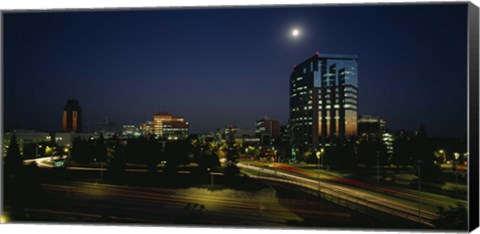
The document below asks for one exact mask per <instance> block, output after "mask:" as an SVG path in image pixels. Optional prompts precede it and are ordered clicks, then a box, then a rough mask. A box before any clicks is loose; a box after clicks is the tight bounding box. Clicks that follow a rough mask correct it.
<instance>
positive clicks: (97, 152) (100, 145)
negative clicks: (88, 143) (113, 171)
mask: <svg viewBox="0 0 480 234" xmlns="http://www.w3.org/2000/svg"><path fill="white" fill-rule="evenodd" d="M93 157H94V158H95V159H96V161H97V162H106V161H107V147H106V145H105V139H104V138H103V134H100V136H99V137H98V139H97V140H95V143H94V152H93Z"/></svg>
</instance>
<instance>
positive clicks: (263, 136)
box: [255, 118, 280, 145]
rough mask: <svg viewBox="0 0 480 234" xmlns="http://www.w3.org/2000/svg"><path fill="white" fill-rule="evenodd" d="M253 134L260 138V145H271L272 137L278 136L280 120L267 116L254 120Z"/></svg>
mask: <svg viewBox="0 0 480 234" xmlns="http://www.w3.org/2000/svg"><path fill="white" fill-rule="evenodd" d="M255 135H256V136H257V137H259V138H260V142H261V144H262V145H272V144H273V141H274V139H276V138H278V137H279V136H280V122H279V121H278V120H271V119H267V118H264V119H261V120H258V121H256V122H255Z"/></svg>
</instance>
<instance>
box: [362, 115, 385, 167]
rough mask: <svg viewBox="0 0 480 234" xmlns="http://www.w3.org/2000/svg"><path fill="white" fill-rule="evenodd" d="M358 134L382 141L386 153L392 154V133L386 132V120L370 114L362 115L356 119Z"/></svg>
mask: <svg viewBox="0 0 480 234" xmlns="http://www.w3.org/2000/svg"><path fill="white" fill-rule="evenodd" d="M358 136H359V137H360V138H361V139H362V138H363V139H365V138H367V139H370V140H373V141H377V142H382V143H383V144H384V145H385V147H386V148H387V154H388V156H389V157H390V158H391V157H392V156H393V135H392V134H391V133H389V132H388V128H387V122H386V121H385V120H383V119H381V118H378V117H374V116H371V115H362V116H361V117H360V118H359V119H358Z"/></svg>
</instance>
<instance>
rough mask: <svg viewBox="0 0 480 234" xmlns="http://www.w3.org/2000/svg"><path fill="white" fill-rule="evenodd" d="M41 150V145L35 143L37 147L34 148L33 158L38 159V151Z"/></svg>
mask: <svg viewBox="0 0 480 234" xmlns="http://www.w3.org/2000/svg"><path fill="white" fill-rule="evenodd" d="M41 148H42V145H38V143H37V146H36V147H35V158H38V149H41Z"/></svg>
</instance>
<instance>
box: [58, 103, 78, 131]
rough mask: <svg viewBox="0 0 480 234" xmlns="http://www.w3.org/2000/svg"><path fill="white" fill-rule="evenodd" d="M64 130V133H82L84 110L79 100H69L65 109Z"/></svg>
mask: <svg viewBox="0 0 480 234" xmlns="http://www.w3.org/2000/svg"><path fill="white" fill-rule="evenodd" d="M62 130H63V131H64V132H81V131H82V108H80V105H79V104H78V100H67V105H66V106H65V107H64V108H63V118H62Z"/></svg>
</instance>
